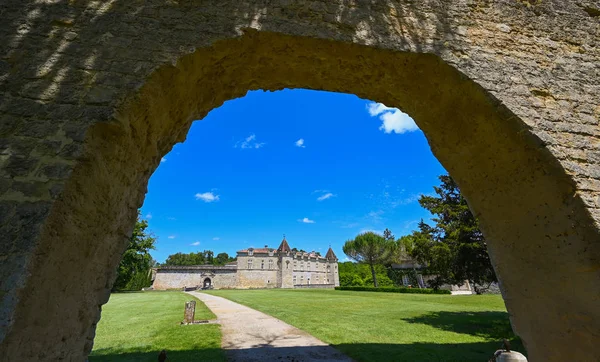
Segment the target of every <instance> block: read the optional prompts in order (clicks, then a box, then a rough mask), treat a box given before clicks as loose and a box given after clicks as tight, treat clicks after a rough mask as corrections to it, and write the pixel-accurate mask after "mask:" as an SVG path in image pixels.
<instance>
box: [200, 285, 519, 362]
mask: <svg viewBox="0 0 600 362" xmlns="http://www.w3.org/2000/svg"><path fill="white" fill-rule="evenodd" d="M210 294H214V295H217V296H222V297H225V298H227V299H230V300H233V301H235V302H238V303H241V304H244V305H247V306H249V307H252V308H254V309H257V310H260V311H262V312H264V313H266V314H269V315H272V316H274V317H277V318H279V319H281V320H283V321H285V322H287V323H289V324H291V325H293V326H295V327H298V328H300V329H302V330H304V331H306V332H308V333H310V334H312V335H313V336H315V337H317V338H319V339H321V340H323V341H324V342H327V343H329V344H331V345H333V346H334V347H336V348H337V349H339V350H340V351H342V352H344V353H346V354H347V355H349V356H350V357H352V358H354V359H356V360H358V361H487V360H488V359H489V358H490V357H491V356H492V354H493V353H494V351H495V350H496V349H498V348H499V347H500V345H501V341H502V339H503V338H507V339H509V340H511V343H512V346H513V349H515V350H517V351H520V352H524V348H523V346H522V344H521V343H520V341H518V340H517V339H516V338H515V336H514V334H513V333H512V330H511V328H510V324H509V320H508V314H507V313H506V309H505V307H504V303H503V301H502V298H501V297H500V296H498V295H481V296H476V295H473V296H448V295H421V294H396V293H372V292H353V291H334V290H215V291H210Z"/></svg>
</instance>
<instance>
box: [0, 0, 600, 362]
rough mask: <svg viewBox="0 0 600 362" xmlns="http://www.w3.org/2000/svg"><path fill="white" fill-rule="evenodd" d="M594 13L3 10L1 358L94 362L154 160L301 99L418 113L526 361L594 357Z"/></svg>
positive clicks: (362, 1) (439, 0) (92, 6)
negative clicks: (284, 95)
mask: <svg viewBox="0 0 600 362" xmlns="http://www.w3.org/2000/svg"><path fill="white" fill-rule="evenodd" d="M599 14H600V1H597V0H528V1H525V0H495V1H491V0H454V1H446V0H420V1H410V0H398V1H394V0H327V1H325V0H322V1H307V0H304V1H295V0H270V1H244V0H235V1H225V0H222V1H207V0H204V1H201V0H166V1H165V0H160V1H159V0H146V1H141V0H127V1H125V0H108V1H89V0H68V1H67V0H3V1H2V2H0V356H2V358H6V359H7V360H9V361H58V360H62V361H84V360H85V359H86V356H87V354H88V353H89V352H90V350H91V348H92V345H93V338H94V331H95V326H96V323H97V321H98V320H99V318H100V310H101V306H102V304H104V303H105V302H106V301H107V300H108V297H109V292H110V288H111V285H112V283H113V281H114V279H115V275H116V273H115V270H116V266H117V265H118V263H119V260H120V257H121V255H122V252H123V251H124V249H125V247H126V244H127V239H128V237H129V235H130V233H131V231H132V227H133V223H134V220H135V217H136V211H137V208H138V207H139V206H140V205H141V204H142V201H143V198H144V195H145V192H146V185H147V181H148V178H149V177H150V175H151V174H152V172H153V171H154V170H155V169H156V167H157V166H158V164H159V162H160V158H161V157H162V156H163V155H164V154H166V153H167V152H168V151H169V150H170V149H171V147H172V146H173V145H174V144H175V143H177V142H182V141H183V140H184V139H185V137H186V133H187V130H188V129H189V127H190V125H191V122H192V121H193V120H200V119H202V118H203V117H204V116H205V115H206V114H207V113H208V112H209V111H210V110H211V109H213V108H216V107H219V106H220V105H221V104H223V102H224V101H226V100H228V99H232V98H236V97H241V96H243V95H244V94H245V93H246V92H247V91H248V90H255V89H263V90H266V91H275V90H280V89H283V88H309V89H317V90H328V91H334V92H344V93H353V94H356V95H357V96H359V97H363V98H367V99H371V100H374V101H378V102H382V103H384V104H386V105H387V106H391V107H398V108H400V109H402V110H403V111H405V112H407V113H409V114H410V115H411V116H412V117H413V118H414V119H415V121H416V122H417V124H418V125H419V127H420V128H421V129H422V130H423V132H424V133H425V135H426V137H427V139H428V142H429V144H430V146H431V149H432V151H433V153H434V154H435V155H436V157H437V158H438V159H439V160H440V162H441V163H442V164H443V165H444V167H445V168H446V169H447V170H448V171H449V172H450V174H451V175H452V176H453V177H454V178H455V179H456V181H457V182H458V184H459V185H460V187H461V189H462V191H463V193H464V194H465V196H466V198H467V200H468V201H469V205H470V206H471V208H472V210H473V211H474V213H475V214H476V215H477V216H478V217H479V218H480V221H481V224H482V228H483V231H484V234H485V235H486V238H487V239H488V241H489V244H488V249H489V252H490V255H491V257H492V261H493V264H494V267H495V270H496V272H497V274H498V276H499V278H500V285H501V291H502V295H503V298H504V301H505V303H506V306H507V309H508V312H509V315H510V318H511V322H512V326H513V329H514V330H515V332H516V333H517V334H518V335H519V336H521V338H522V339H523V341H524V343H525V346H526V348H527V352H528V354H529V359H530V360H531V361H592V360H595V359H597V356H599V355H600V343H598V341H599V340H600V293H599V291H600V232H599V228H600V165H599V161H600V139H599V136H600V128H599V127H598V123H599V120H600V79H599V78H600V77H599V71H600V17H599ZM199 157H200V156H199Z"/></svg>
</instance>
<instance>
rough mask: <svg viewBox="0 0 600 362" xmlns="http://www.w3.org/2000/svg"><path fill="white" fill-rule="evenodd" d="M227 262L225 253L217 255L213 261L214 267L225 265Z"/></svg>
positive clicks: (227, 256) (227, 257) (227, 258)
mask: <svg viewBox="0 0 600 362" xmlns="http://www.w3.org/2000/svg"><path fill="white" fill-rule="evenodd" d="M228 262H229V255H228V254H227V253H219V254H217V256H216V258H215V259H214V264H215V265H225V264H227V263H228Z"/></svg>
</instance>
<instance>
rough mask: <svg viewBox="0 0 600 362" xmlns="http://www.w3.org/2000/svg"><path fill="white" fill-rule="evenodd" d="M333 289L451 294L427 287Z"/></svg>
mask: <svg viewBox="0 0 600 362" xmlns="http://www.w3.org/2000/svg"><path fill="white" fill-rule="evenodd" d="M335 290H351V291H355V292H383V293H412V294H452V293H451V292H450V291H449V290H445V289H438V290H435V289H429V288H421V289H419V288H404V287H401V288H395V287H379V288H375V287H335Z"/></svg>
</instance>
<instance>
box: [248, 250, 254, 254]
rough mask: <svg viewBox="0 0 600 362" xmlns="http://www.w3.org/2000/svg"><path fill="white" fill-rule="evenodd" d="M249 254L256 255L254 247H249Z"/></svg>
mask: <svg viewBox="0 0 600 362" xmlns="http://www.w3.org/2000/svg"><path fill="white" fill-rule="evenodd" d="M248 255H250V256H252V255H254V249H253V248H250V249H248Z"/></svg>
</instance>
